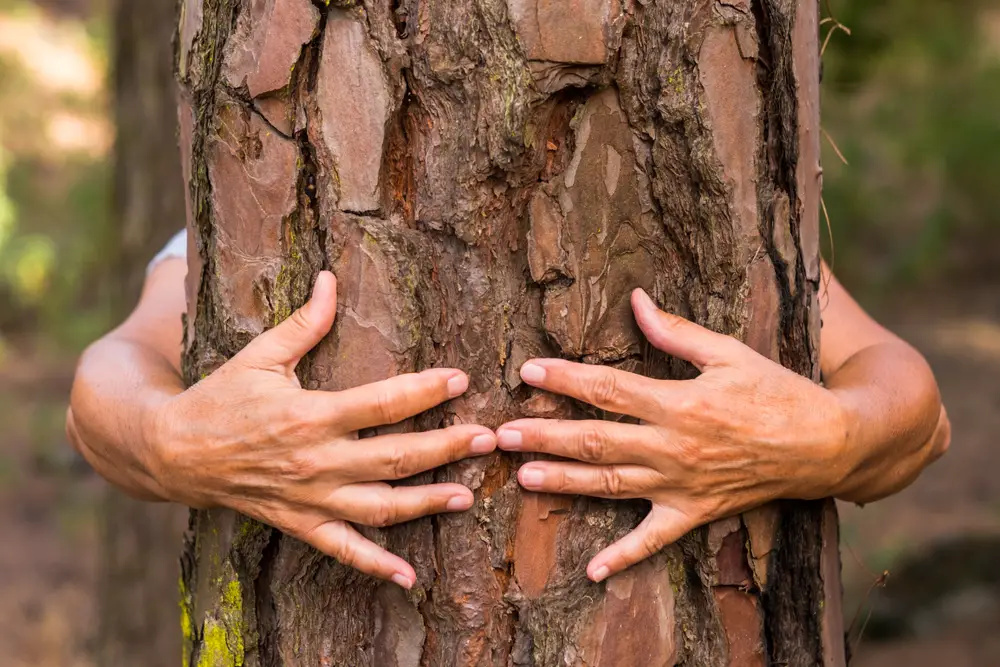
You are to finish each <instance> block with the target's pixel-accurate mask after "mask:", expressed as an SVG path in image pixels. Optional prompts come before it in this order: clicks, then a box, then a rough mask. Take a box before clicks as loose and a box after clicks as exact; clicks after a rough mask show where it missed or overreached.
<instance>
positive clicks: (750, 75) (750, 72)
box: [698, 26, 763, 260]
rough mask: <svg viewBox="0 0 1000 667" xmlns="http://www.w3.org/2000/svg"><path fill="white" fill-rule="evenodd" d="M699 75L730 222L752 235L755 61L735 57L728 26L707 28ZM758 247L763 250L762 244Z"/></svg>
mask: <svg viewBox="0 0 1000 667" xmlns="http://www.w3.org/2000/svg"><path fill="white" fill-rule="evenodd" d="M698 71H699V73H700V77H701V84H702V86H703V87H704V89H705V99H706V105H705V108H706V111H707V113H708V116H709V118H710V120H711V123H712V130H713V132H712V136H713V138H714V142H715V150H716V152H717V154H718V156H719V160H721V162H722V167H723V173H724V174H725V181H726V185H727V187H729V188H731V197H732V206H733V211H734V215H733V222H734V223H735V225H736V227H737V230H738V233H741V234H743V235H744V236H745V237H756V236H757V235H758V230H757V183H756V181H757V169H756V159H755V158H756V155H757V150H758V147H759V146H760V141H761V125H760V105H761V100H760V91H759V89H758V88H757V75H756V68H755V61H754V60H751V59H748V58H744V57H743V55H742V54H741V53H740V47H739V44H738V43H737V40H736V34H735V32H734V30H733V29H732V28H729V27H725V26H712V27H710V28H709V29H708V30H707V32H706V33H705V41H704V42H703V43H702V46H701V56H700V60H699V70H698ZM757 244H759V245H760V246H761V249H763V244H760V243H759V242H757ZM747 247H752V246H747ZM751 257H752V255H751ZM751 257H747V258H746V260H749V259H751Z"/></svg>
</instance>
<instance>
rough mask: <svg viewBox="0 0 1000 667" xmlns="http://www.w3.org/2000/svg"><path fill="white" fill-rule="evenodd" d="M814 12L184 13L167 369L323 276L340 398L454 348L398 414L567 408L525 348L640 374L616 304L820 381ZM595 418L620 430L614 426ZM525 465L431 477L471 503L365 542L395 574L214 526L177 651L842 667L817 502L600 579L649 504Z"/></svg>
mask: <svg viewBox="0 0 1000 667" xmlns="http://www.w3.org/2000/svg"><path fill="white" fill-rule="evenodd" d="M817 15H818V8H817V3H816V1H815V0H803V1H801V2H793V1H792V0H753V1H752V2H751V1H749V0H732V1H731V2H716V3H707V2H703V3H697V2H666V1H665V0H645V1H635V0H575V1H573V2H569V1H566V0H506V2H504V1H503V0H451V1H450V2H428V1H426V0H425V1H423V2H421V1H419V0H396V1H391V0H339V1H338V0H334V1H333V2H332V3H328V2H322V1H316V2H310V0H282V1H281V2H278V1H277V0H243V1H242V2H237V1H236V0H185V2H184V3H183V7H182V14H181V19H180V28H179V40H178V74H179V78H180V81H181V83H182V88H183V91H184V92H183V96H182V101H181V135H182V148H183V150H184V165H185V169H186V177H187V180H188V182H189V195H190V199H189V211H188V214H189V217H188V220H189V224H190V227H191V230H192V234H191V236H192V240H193V241H192V242H193V244H195V246H196V248H197V253H192V256H191V276H192V280H191V281H190V285H189V288H190V290H191V291H190V295H189V296H190V315H189V318H188V328H187V346H188V347H187V354H186V375H187V379H188V380H189V381H195V380H196V379H198V378H199V377H202V376H203V374H205V373H209V372H211V371H212V370H213V369H214V368H216V367H218V365H219V364H221V363H222V362H223V361H224V360H225V359H227V358H229V357H230V356H232V355H233V354H234V353H236V352H237V351H238V350H239V349H240V348H241V347H243V346H244V345H245V344H246V343H247V342H248V341H249V340H251V339H252V338H253V337H254V336H256V335H257V334H259V333H261V332H262V331H263V330H265V329H266V328H267V327H269V326H271V325H273V324H274V323H276V322H278V321H280V320H282V319H283V318H284V317H286V316H287V315H288V314H289V313H290V312H291V311H292V309H293V308H295V307H296V306H298V305H299V304H301V303H302V302H303V301H304V300H305V299H306V297H307V294H308V291H309V288H310V285H311V282H312V279H313V277H314V276H315V274H316V272H317V271H319V270H320V269H324V268H330V269H332V270H333V271H334V272H335V273H336V274H337V276H338V278H339V288H338V289H339V295H338V296H339V304H340V306H339V309H340V311H339V317H338V324H337V326H336V329H335V331H334V332H333V334H332V335H331V336H329V337H328V339H327V340H325V341H324V342H323V343H322V344H321V345H320V346H319V347H318V348H317V349H316V350H315V351H314V353H313V354H311V355H310V357H309V358H308V359H307V360H306V361H305V362H304V363H303V364H302V365H301V366H300V368H299V373H300V377H301V379H302V381H303V384H304V386H307V387H311V388H316V389H324V390H338V389H343V388H346V387H351V386H355V385H358V384H361V383H366V382H371V381H375V380H379V379H383V378H386V377H389V376H391V375H394V374H397V373H401V372H408V371H415V370H420V369H424V368H428V367H433V366H439V365H448V366H457V367H460V368H464V369H466V370H469V371H470V372H471V375H472V384H471V389H470V392H469V393H468V394H467V395H466V396H465V397H463V398H461V399H459V400H456V401H453V402H451V403H449V404H448V405H446V406H445V407H443V408H441V409H437V410H433V411H431V412H430V413H428V414H425V415H422V416H421V417H419V418H418V419H416V420H412V421H411V422H408V423H406V424H404V425H403V426H402V427H397V428H402V429H404V430H412V429H426V428H435V427H438V426H442V425H445V424H449V423H453V422H476V423H482V424H484V425H486V426H489V427H496V426H498V425H499V424H501V423H502V422H505V421H507V420H510V419H514V418H517V417H523V416H545V417H560V418H571V419H572V418H580V417H584V416H586V415H589V414H590V413H591V411H590V410H588V409H587V408H586V407H585V406H581V405H578V404H574V403H571V402H570V401H566V400H561V399H558V398H555V397H553V396H549V395H545V394H542V393H539V392H536V391H534V390H532V389H531V388H529V387H527V386H526V385H523V384H522V383H521V381H520V379H519V377H518V372H517V371H518V368H519V366H520V365H521V364H522V363H523V362H524V361H525V360H527V359H529V358H531V357H535V356H562V357H566V358H571V359H578V360H583V361H586V362H592V363H603V364H613V365H615V366H617V367H620V368H624V369H628V370H632V371H637V372H642V373H645V374H648V375H651V376H655V377H672V378H686V377H691V376H692V375H693V373H694V371H693V369H692V368H691V367H690V366H689V365H688V364H685V363H682V362H679V361H678V360H676V359H670V358H666V357H664V356H663V355H661V354H659V353H657V352H656V351H655V350H652V349H650V346H648V345H646V344H644V343H643V342H642V340H641V339H640V336H639V334H638V331H637V329H636V327H635V325H634V322H633V319H632V315H631V312H630V309H629V305H628V304H629V299H628V295H629V293H630V291H631V290H632V289H633V288H635V287H643V288H645V289H646V290H647V291H648V292H649V293H650V294H651V295H653V297H654V298H655V299H656V300H657V301H658V302H659V303H660V304H661V305H662V306H663V307H664V308H666V309H667V310H669V311H671V312H675V313H679V314H681V315H684V316H686V317H689V318H691V319H693V320H695V321H697V322H699V323H701V324H704V325H706V326H708V327H710V328H712V329H714V330H716V331H722V332H725V333H729V334H732V335H734V336H737V337H739V338H741V339H742V340H745V341H746V342H747V343H748V344H750V345H751V346H753V347H754V348H755V349H757V350H758V351H760V352H761V353H763V354H765V355H768V356H770V357H772V358H773V359H776V360H779V361H780V362H781V363H783V364H784V365H786V366H788V367H790V368H792V369H794V370H796V371H797V372H799V373H802V374H804V375H807V376H810V377H813V378H814V379H817V380H818V379H819V377H818V372H819V370H818V364H817V361H818V340H819V326H820V320H819V317H820V310H819V307H818V304H817V292H818V288H819V278H820V273H819V252H818V205H819V192H820V173H821V172H820V169H819V142H818V132H819V118H818V102H819V99H818V95H819V90H818V89H819V86H818V79H819V57H818V56H819V53H818V51H819V49H818V44H817V41H818V40H817V33H818V25H817V23H818V16H817ZM601 416H602V417H608V416H607V415H601ZM520 462H521V459H519V458H518V457H515V456H510V455H506V454H505V455H502V456H501V455H493V456H491V457H488V458H487V459H485V460H475V461H467V462H463V463H459V464H456V465H452V466H449V467H447V468H444V469H441V470H438V471H436V472H434V473H431V474H427V475H425V476H422V477H421V479H419V480H415V481H419V482H427V481H430V480H432V479H433V480H435V481H454V482H462V483H465V484H468V485H470V486H471V487H472V488H473V489H474V490H475V491H476V498H477V502H476V505H475V507H474V509H472V510H471V511H469V512H466V513H463V514H459V515H451V516H439V517H435V518H431V519H425V520H420V521H415V522H412V523H409V524H407V525H404V526H400V527H396V528H393V529H390V530H384V531H374V530H369V531H366V534H367V535H369V536H371V537H372V538H373V539H376V540H378V541H379V542H380V543H382V544H384V545H387V546H388V547H389V548H390V549H392V550H393V551H395V552H396V553H399V554H400V555H402V556H403V557H404V558H406V559H408V560H409V561H410V562H411V563H413V564H414V566H415V568H416V571H417V575H418V580H417V585H416V586H415V587H414V589H413V590H412V591H411V592H409V593H406V592H404V591H403V590H402V589H400V588H398V587H395V586H394V585H392V584H383V583H380V582H377V581H374V580H372V579H370V578H368V577H365V576H362V575H359V574H358V573H356V572H354V571H351V570H349V569H347V568H345V567H343V566H341V565H339V564H338V563H336V562H334V561H333V560H332V559H330V558H327V557H324V556H322V555H320V554H318V553H317V552H315V551H314V550H312V549H311V548H309V547H306V546H304V545H303V544H301V543H299V542H297V541H295V540H293V539H291V538H287V537H284V536H282V535H281V534H279V533H278V532H277V531H274V530H271V529H269V528H267V527H265V526H263V525H260V524H258V523H256V522H254V521H251V520H249V519H247V518H245V517H241V516H238V515H235V514H233V513H231V512H225V511H212V512H202V513H198V514H197V515H196V516H195V519H194V521H193V523H192V531H191V534H190V539H189V542H188V545H187V549H186V553H185V556H184V558H183V561H182V568H183V571H184V573H183V580H184V586H185V593H184V598H185V599H184V603H183V607H184V619H185V620H184V625H185V628H186V630H187V640H188V644H187V646H188V651H187V659H188V661H189V664H191V665H204V666H222V665H226V666H231V665H252V666H259V667H271V666H275V665H281V666H291V665H338V666H340V665H343V666H351V667H354V666H361V665H374V666H377V667H404V666H406V667H410V666H412V667H417V666H418V665H420V666H434V667H437V666H444V665H449V666H450V665H463V666H464V665H470V666H471V665H476V666H487V665H496V666H506V665H513V666H518V667H520V666H526V665H536V666H549V665H551V666H553V667H554V666H556V665H560V666H562V665H579V666H583V665H589V666H591V667H593V666H596V665H601V666H604V667H622V666H624V667H630V666H633V665H634V666H646V665H657V666H659V665H674V664H687V665H739V666H744V665H751V666H752V665H766V664H771V665H842V664H843V663H844V649H843V633H842V623H841V617H840V584H839V560H838V555H837V520H836V514H835V510H834V509H833V505H832V503H829V502H827V503H823V502H817V503H804V502H794V503H793V502H789V503H783V504H781V505H779V506H774V507H768V508H764V509H761V510H758V511H755V512H751V513H749V514H747V515H745V516H743V517H737V518H733V519H730V520H727V521H722V522H719V523H717V524H714V525H712V526H710V527H708V528H705V529H702V530H698V531H695V532H694V533H693V534H691V535H689V536H687V537H685V538H684V539H682V540H681V541H680V542H678V543H677V544H675V545H672V546H670V547H668V548H666V549H664V550H663V551H662V553H660V554H658V555H657V556H655V557H654V558H652V559H650V560H648V561H647V562H645V563H643V564H641V565H639V566H637V567H635V568H632V569H631V570H629V571H628V572H626V573H623V574H621V575H618V576H616V577H613V578H612V579H611V580H610V581H609V582H607V583H606V584H600V585H597V584H592V583H590V582H588V580H587V579H586V577H585V573H584V567H585V565H586V563H587V561H588V559H589V558H591V557H592V556H593V555H594V554H596V552H597V551H598V550H599V549H600V548H602V547H604V546H606V545H608V544H609V543H610V542H611V541H612V540H615V539H616V538H619V537H621V536H622V535H624V534H625V533H626V532H627V531H628V530H630V529H631V528H632V527H633V526H635V525H636V524H637V523H638V521H639V520H640V519H641V518H642V516H643V514H644V513H645V511H646V509H647V507H648V505H645V504H643V503H622V502H617V503H612V502H605V501H600V500H594V499H589V498H575V499H566V498H557V497H550V496H541V495H534V494H530V493H525V492H523V491H522V490H520V489H519V487H518V486H517V484H516V481H515V478H514V472H515V470H516V469H517V467H518V465H519V463H520Z"/></svg>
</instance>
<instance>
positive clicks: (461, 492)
mask: <svg viewBox="0 0 1000 667" xmlns="http://www.w3.org/2000/svg"><path fill="white" fill-rule="evenodd" d="M473 502H474V499H473V496H472V491H470V490H469V489H467V488H466V487H464V486H462V485H461V484H428V485H426V486H396V487H392V486H389V485H388V484H349V485H347V486H342V487H340V488H339V489H337V490H336V491H335V492H334V493H333V494H332V495H331V496H330V497H329V498H328V499H327V501H326V503H325V504H326V505H327V509H328V510H329V511H331V512H334V513H336V515H337V516H340V517H343V518H344V519H347V520H348V521H350V522H351V523H357V524H361V525H363V526H372V527H374V528H385V527H386V526H395V525H396V524H400V523H406V522H407V521H413V520H414V519H419V518H420V517H424V516H429V515H431V514H444V513H446V512H464V511H465V510H467V509H469V508H470V507H472V503H473Z"/></svg>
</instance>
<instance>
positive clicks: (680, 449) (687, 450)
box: [670, 437, 701, 470]
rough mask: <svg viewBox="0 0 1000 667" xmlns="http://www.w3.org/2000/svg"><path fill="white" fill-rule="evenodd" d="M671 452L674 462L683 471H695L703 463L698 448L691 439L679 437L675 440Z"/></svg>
mask: <svg viewBox="0 0 1000 667" xmlns="http://www.w3.org/2000/svg"><path fill="white" fill-rule="evenodd" d="M670 451H671V455H672V458H673V459H674V461H675V462H676V463H677V465H679V466H680V468H681V469H683V470H695V469H697V468H698V467H699V464H700V463H701V457H700V456H699V453H698V448H697V446H696V445H695V443H694V442H693V441H692V440H691V439H690V438H686V437H679V438H677V439H675V440H674V441H673V443H672V446H671V450H670Z"/></svg>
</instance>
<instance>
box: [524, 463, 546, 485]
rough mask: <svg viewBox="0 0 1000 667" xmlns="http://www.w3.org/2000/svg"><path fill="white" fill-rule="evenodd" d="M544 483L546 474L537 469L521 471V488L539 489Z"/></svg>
mask: <svg viewBox="0 0 1000 667" xmlns="http://www.w3.org/2000/svg"><path fill="white" fill-rule="evenodd" d="M543 481H545V473H543V472H542V471H541V470H537V469H535V468H522V469H521V486H526V487H528V488H529V489H532V488H537V487H539V486H541V485H542V482H543Z"/></svg>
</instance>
